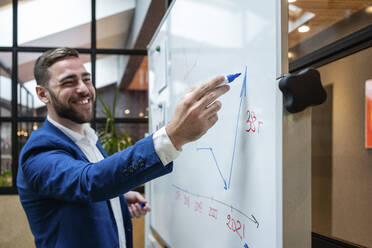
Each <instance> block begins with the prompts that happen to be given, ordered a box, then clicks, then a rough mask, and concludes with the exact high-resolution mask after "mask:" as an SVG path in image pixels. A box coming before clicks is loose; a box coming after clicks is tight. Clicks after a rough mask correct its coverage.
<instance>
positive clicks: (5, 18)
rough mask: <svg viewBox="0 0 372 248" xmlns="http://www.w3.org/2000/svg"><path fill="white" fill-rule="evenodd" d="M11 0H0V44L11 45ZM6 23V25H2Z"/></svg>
mask: <svg viewBox="0 0 372 248" xmlns="http://www.w3.org/2000/svg"><path fill="white" fill-rule="evenodd" d="M12 6H13V5H12V0H3V1H0V23H1V28H0V46H12V43H13V8H12ZM3 23H6V25H3Z"/></svg>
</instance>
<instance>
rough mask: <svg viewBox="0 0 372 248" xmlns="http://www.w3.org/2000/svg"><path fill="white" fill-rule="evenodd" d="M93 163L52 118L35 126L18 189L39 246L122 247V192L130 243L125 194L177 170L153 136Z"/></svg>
mask: <svg viewBox="0 0 372 248" xmlns="http://www.w3.org/2000/svg"><path fill="white" fill-rule="evenodd" d="M97 147H98V148H99V149H100V150H101V152H102V154H103V155H104V156H105V157H106V158H105V159H103V160H101V161H99V162H97V163H91V162H89V161H88V159H87V158H86V156H85V155H84V153H83V152H82V151H81V150H80V148H79V147H78V146H77V145H76V144H75V143H74V142H73V141H72V140H71V139H70V138H68V137H67V136H66V135H65V134H64V133H63V132H61V131H60V130H59V129H58V128H56V127H55V126H54V125H53V124H51V123H50V122H49V121H47V120H46V121H45V123H44V125H43V126H42V127H41V128H40V129H38V130H36V131H34V132H32V134H31V136H30V138H29V139H28V141H27V143H26V144H25V146H24V147H23V148H22V151H21V154H20V157H19V170H18V175H17V186H18V192H19V196H20V199H21V203H22V205H23V208H24V209H25V212H26V215H27V218H28V221H29V223H30V227H31V231H32V233H33V234H34V236H35V244H36V246H37V247H63V248H65V247H68V248H74V247H79V248H81V247H104V248H106V247H110V248H111V247H119V241H118V232H117V227H116V223H115V219H114V216H113V213H112V209H111V205H110V203H109V201H108V200H109V199H111V198H113V197H116V196H119V195H120V202H121V207H122V214H123V219H124V225H125V234H126V241H127V247H128V248H131V247H132V223H131V219H130V214H129V211H128V207H127V203H126V201H125V198H124V197H123V196H121V195H122V194H124V193H126V192H128V191H129V190H131V189H133V188H135V187H137V186H139V185H141V184H143V183H145V182H147V181H149V180H151V179H153V178H156V177H159V176H161V175H164V174H166V173H169V172H171V171H172V166H173V165H172V163H170V164H169V165H167V166H163V164H162V163H161V161H160V159H159V157H158V155H157V154H156V152H155V150H154V145H153V141H152V136H149V137H147V138H145V139H142V140H140V141H138V142H137V143H136V144H135V145H134V146H132V147H129V148H127V149H125V150H123V151H121V152H118V153H116V154H114V155H112V156H110V157H107V154H106V153H105V151H104V150H103V148H102V147H101V145H100V144H99V143H98V142H97Z"/></svg>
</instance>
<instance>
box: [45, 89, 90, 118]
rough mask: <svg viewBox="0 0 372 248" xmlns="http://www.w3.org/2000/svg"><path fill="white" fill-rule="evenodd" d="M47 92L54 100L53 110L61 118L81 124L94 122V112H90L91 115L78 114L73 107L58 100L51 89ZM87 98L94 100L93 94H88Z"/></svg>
mask: <svg viewBox="0 0 372 248" xmlns="http://www.w3.org/2000/svg"><path fill="white" fill-rule="evenodd" d="M47 90H48V92H49V94H50V96H51V98H52V105H53V108H54V110H55V111H56V113H57V115H58V116H59V117H61V118H64V119H68V120H70V121H73V122H75V123H79V124H83V123H86V122H90V121H91V120H92V110H90V111H89V113H87V115H84V114H81V113H79V112H77V111H76V110H75V109H74V108H73V107H70V106H68V105H66V104H64V103H62V102H61V101H60V100H58V98H57V97H56V95H54V93H53V92H52V91H51V90H49V89H47ZM86 96H89V97H90V99H91V100H92V95H91V94H87V95H86Z"/></svg>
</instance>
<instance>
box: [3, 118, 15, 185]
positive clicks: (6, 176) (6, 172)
mask: <svg viewBox="0 0 372 248" xmlns="http://www.w3.org/2000/svg"><path fill="white" fill-rule="evenodd" d="M11 135H12V125H11V123H7V122H0V136H1V149H0V152H1V164H0V187H11V186H12V137H11Z"/></svg>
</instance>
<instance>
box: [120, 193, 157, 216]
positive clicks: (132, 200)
mask: <svg viewBox="0 0 372 248" xmlns="http://www.w3.org/2000/svg"><path fill="white" fill-rule="evenodd" d="M124 197H125V199H126V200H127V203H128V208H129V212H130V215H131V216H132V218H140V217H142V216H143V215H145V214H146V213H147V212H149V211H151V207H150V205H148V203H147V201H146V199H145V198H144V197H143V196H142V195H141V194H140V193H138V192H136V191H129V192H128V193H126V194H124ZM141 203H142V205H144V207H141Z"/></svg>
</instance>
